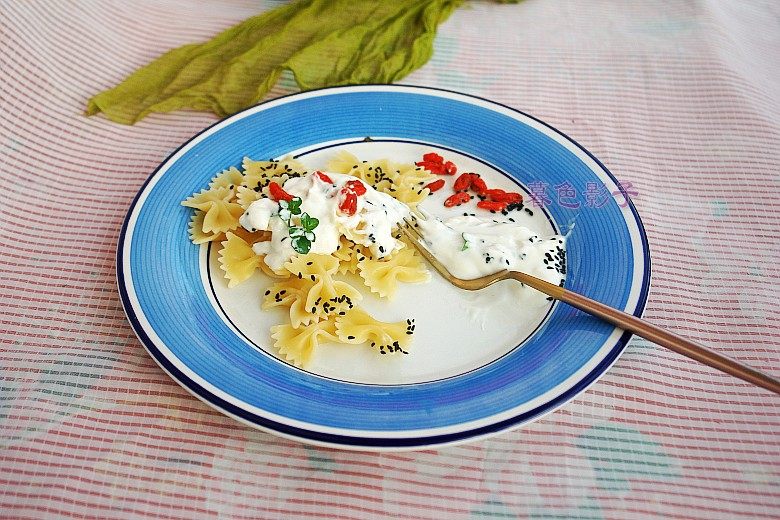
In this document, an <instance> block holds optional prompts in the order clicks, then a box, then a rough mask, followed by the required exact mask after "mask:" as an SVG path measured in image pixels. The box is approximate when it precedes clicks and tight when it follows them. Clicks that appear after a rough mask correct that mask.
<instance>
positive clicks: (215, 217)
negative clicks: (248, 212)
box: [203, 201, 244, 233]
mask: <svg viewBox="0 0 780 520" xmlns="http://www.w3.org/2000/svg"><path fill="white" fill-rule="evenodd" d="M209 204H210V206H209V207H208V209H206V210H205V211H206V216H205V217H204V218H203V231H204V232H205V233H225V232H227V231H230V230H232V229H236V228H237V227H238V219H239V217H241V215H242V214H243V213H244V208H242V207H241V206H239V205H238V204H236V203H234V202H224V201H213V202H210V203H209Z"/></svg>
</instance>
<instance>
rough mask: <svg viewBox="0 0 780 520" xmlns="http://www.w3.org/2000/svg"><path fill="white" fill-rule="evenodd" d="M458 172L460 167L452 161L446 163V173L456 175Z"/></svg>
mask: <svg viewBox="0 0 780 520" xmlns="http://www.w3.org/2000/svg"><path fill="white" fill-rule="evenodd" d="M456 173H458V167H457V166H455V164H454V163H453V162H452V161H447V162H446V163H444V175H455V174H456Z"/></svg>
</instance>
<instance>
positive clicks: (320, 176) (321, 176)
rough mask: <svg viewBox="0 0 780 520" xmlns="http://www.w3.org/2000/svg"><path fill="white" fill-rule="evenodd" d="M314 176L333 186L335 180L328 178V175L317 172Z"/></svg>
mask: <svg viewBox="0 0 780 520" xmlns="http://www.w3.org/2000/svg"><path fill="white" fill-rule="evenodd" d="M314 174H315V175H316V176H317V177H319V178H320V179H322V180H323V181H324V182H327V183H328V184H333V179H331V178H330V177H328V176H327V175H326V174H324V173H322V172H321V171H316V172H314Z"/></svg>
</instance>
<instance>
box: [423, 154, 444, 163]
mask: <svg viewBox="0 0 780 520" xmlns="http://www.w3.org/2000/svg"><path fill="white" fill-rule="evenodd" d="M423 161H427V162H435V163H443V162H444V157H442V156H441V155H439V154H437V153H435V152H429V153H426V154H424V155H423Z"/></svg>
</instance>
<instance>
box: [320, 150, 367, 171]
mask: <svg viewBox="0 0 780 520" xmlns="http://www.w3.org/2000/svg"><path fill="white" fill-rule="evenodd" d="M359 164H361V162H360V160H359V159H358V158H357V157H355V156H354V155H352V154H351V153H349V152H348V151H346V150H340V151H338V152H337V153H336V154H335V155H334V156H333V158H332V159H331V160H330V161H329V162H328V170H329V171H332V172H335V173H350V172H352V170H353V169H357V167H358V165H359Z"/></svg>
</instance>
